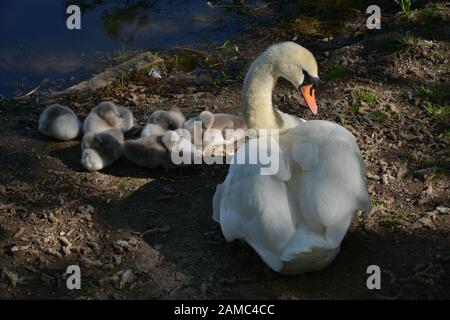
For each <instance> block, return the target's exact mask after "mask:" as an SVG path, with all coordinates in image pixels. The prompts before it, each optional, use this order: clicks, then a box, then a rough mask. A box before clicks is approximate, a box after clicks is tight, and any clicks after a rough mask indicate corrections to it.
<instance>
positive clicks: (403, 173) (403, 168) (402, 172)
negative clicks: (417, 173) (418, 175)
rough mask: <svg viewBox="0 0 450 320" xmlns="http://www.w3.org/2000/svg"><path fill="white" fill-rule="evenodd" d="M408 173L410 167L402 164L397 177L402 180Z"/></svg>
mask: <svg viewBox="0 0 450 320" xmlns="http://www.w3.org/2000/svg"><path fill="white" fill-rule="evenodd" d="M407 174H408V168H407V167H406V166H401V167H400V168H399V169H398V172H397V179H398V180H401V179H403V178H404V177H406V175H407Z"/></svg>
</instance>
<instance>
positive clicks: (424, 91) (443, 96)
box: [416, 85, 450, 104]
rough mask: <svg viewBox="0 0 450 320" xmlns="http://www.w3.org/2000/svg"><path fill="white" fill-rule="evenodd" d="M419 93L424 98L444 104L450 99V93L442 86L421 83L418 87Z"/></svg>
mask: <svg viewBox="0 0 450 320" xmlns="http://www.w3.org/2000/svg"><path fill="white" fill-rule="evenodd" d="M416 91H417V93H418V94H419V95H420V96H421V97H422V98H424V99H427V100H429V101H430V102H432V103H435V104H444V103H445V102H446V101H448V99H450V93H449V92H448V90H445V89H444V88H443V87H440V86H430V87H425V86H424V85H420V86H417V87H416Z"/></svg>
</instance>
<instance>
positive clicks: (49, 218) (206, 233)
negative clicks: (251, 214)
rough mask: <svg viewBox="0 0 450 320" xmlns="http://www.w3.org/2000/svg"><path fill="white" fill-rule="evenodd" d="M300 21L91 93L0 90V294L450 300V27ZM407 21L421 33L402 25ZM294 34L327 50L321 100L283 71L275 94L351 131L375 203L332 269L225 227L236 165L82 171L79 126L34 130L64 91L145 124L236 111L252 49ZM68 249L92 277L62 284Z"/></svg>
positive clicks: (177, 57) (193, 53)
mask: <svg viewBox="0 0 450 320" xmlns="http://www.w3.org/2000/svg"><path fill="white" fill-rule="evenodd" d="M424 10H425V9H424ZM424 10H423V11H424ZM442 10H443V12H446V14H447V16H448V8H443V9H442ZM304 21H306V22H308V20H307V19H306V20H298V19H297V20H295V19H288V20H287V22H284V23H280V24H278V25H277V26H276V27H275V26H270V25H267V26H265V27H258V28H257V29H253V30H252V31H251V33H249V34H248V35H245V36H243V37H242V39H239V40H236V41H231V42H229V43H226V44H225V45H224V46H223V47H220V48H216V49H214V50H212V51H204V50H203V49H201V50H200V49H195V50H186V49H178V50H174V51H171V52H167V53H165V54H163V55H162V58H163V60H164V63H163V64H162V65H160V67H161V69H162V75H163V77H162V79H155V78H152V77H151V76H149V75H148V72H143V71H142V70H139V71H130V72H129V73H128V74H126V75H124V76H123V77H122V78H121V79H119V80H116V81H114V82H113V83H112V84H111V85H109V86H107V87H106V88H104V89H99V90H97V91H95V92H93V93H89V92H82V93H75V94H68V95H62V96H58V97H56V98H55V97H51V98H49V97H48V96H46V95H42V94H34V95H31V96H30V97H28V98H26V99H19V100H3V101H1V102H0V134H1V137H2V139H1V140H0V155H1V157H0V168H1V169H0V275H1V276H0V298H2V299H52V298H57V299H88V298H94V299H178V298H181V299H204V298H206V299H225V298H228V299H240V298H242V299H267V298H275V299H345V298H348V299H409V298H412V299H449V298H450V267H449V266H450V212H449V209H448V207H450V160H449V159H450V147H449V146H450V122H449V119H450V112H449V106H450V98H449V97H450V94H449V92H450V90H449V89H450V86H449V69H448V66H449V59H450V56H449V47H448V46H449V43H448V38H445V37H446V34H445V32H448V31H445V30H446V29H445V30H441V29H438V30H437V31H436V30H429V31H431V33H432V35H430V34H426V33H424V32H423V28H417V29H415V28H414V26H417V25H418V24H420V21H419V22H417V21H413V22H405V21H403V20H402V19H401V18H399V17H397V16H394V15H392V16H391V18H390V20H389V24H388V25H389V27H386V28H384V29H382V30H381V31H377V32H373V33H370V34H367V32H366V31H364V28H363V27H361V24H364V23H365V20H361V17H360V16H358V17H355V23H354V24H353V25H351V26H349V27H348V28H349V31H348V32H347V33H346V34H345V35H336V36H333V37H326V38H323V37H319V36H317V35H297V34H296V30H297V29H298V28H299V24H300V25H301V24H302V23H304ZM405 23H406V28H407V29H408V31H409V33H405V32H403V31H401V30H403V29H402V28H404V27H405ZM408 23H410V24H408ZM436 25H437V27H439V24H438V23H436ZM446 25H448V21H447V24H444V28H445V26H446ZM296 28H297V29H296ZM268 35H269V36H268ZM439 35H442V36H443V38H439ZM296 36H298V40H297V41H298V42H300V43H302V44H304V45H305V46H307V47H308V48H310V49H311V50H312V51H313V53H314V54H315V56H316V58H317V60H318V63H319V68H320V77H321V79H322V83H321V85H320V87H319V89H318V90H317V92H316V95H317V97H316V98H317V100H318V105H319V114H318V116H317V117H314V116H313V115H312V114H310V112H309V111H308V110H307V109H306V108H305V103H304V101H303V98H302V97H301V94H300V92H297V91H295V89H294V88H293V87H291V86H290V85H289V84H287V82H285V81H280V83H279V85H278V87H277V88H276V90H275V92H274V97H273V100H274V104H275V105H276V106H277V107H278V108H279V109H281V110H282V111H284V112H287V113H290V114H292V115H296V116H299V117H302V118H305V119H307V120H308V119H317V118H318V119H327V120H330V121H335V122H338V123H340V124H342V125H343V126H345V127H346V128H348V129H349V130H350V131H351V132H352V133H353V134H355V136H356V137H357V139H358V144H359V146H360V148H361V150H362V152H363V157H364V161H365V165H366V167H367V171H368V173H367V182H368V186H369V191H370V194H371V198H372V202H373V209H372V211H371V212H369V213H362V214H360V215H357V216H356V217H355V219H354V221H353V224H352V227H351V229H350V230H349V232H348V234H347V236H346V238H345V239H344V241H343V243H342V247H341V252H340V254H339V255H338V256H337V258H336V259H335V261H334V262H333V263H332V265H331V266H329V267H328V268H326V269H325V270H323V271H320V272H316V273H309V274H303V275H297V276H284V275H279V274H277V273H274V272H272V271H271V270H270V269H268V268H267V267H266V266H265V265H264V264H263V263H262V261H261V260H260V258H259V257H258V256H257V255H256V254H255V253H254V252H253V250H251V248H249V247H248V246H247V245H245V244H244V243H241V242H238V241H235V242H232V243H227V242H225V240H224V239H223V236H222V234H221V231H220V228H219V227H218V226H217V225H216V224H215V223H214V222H213V220H212V218H211V216H212V197H213V194H214V192H215V188H216V185H217V184H218V183H221V182H222V181H223V180H224V178H225V176H226V174H227V170H228V167H227V166H226V165H214V166H207V165H200V166H191V167H184V168H176V169H174V170H171V171H168V172H165V171H163V170H161V169H155V170H150V169H144V168H139V167H137V166H135V165H133V164H132V163H131V162H129V161H127V160H126V159H124V158H121V159H119V160H118V161H117V162H116V163H115V164H113V165H112V166H111V167H109V168H107V169H105V170H102V171H101V172H94V173H92V172H86V171H85V170H84V169H83V168H82V166H81V164H80V156H81V152H80V139H77V140H74V141H69V142H55V141H52V140H50V139H47V138H45V137H43V136H42V135H40V134H39V133H38V132H37V121H38V117H39V114H40V112H42V110H43V109H44V108H45V106H46V105H48V104H50V103H54V102H59V103H63V104H66V105H68V106H70V107H71V108H73V110H74V111H75V112H76V113H77V114H78V115H80V116H81V117H82V118H83V117H84V116H86V114H87V113H88V112H89V110H90V109H91V108H92V107H94V106H95V105H96V104H97V103H98V102H100V101H103V100H115V101H118V102H120V103H122V104H123V105H125V106H127V107H128V108H130V109H131V110H132V111H133V113H134V116H135V118H136V120H137V121H138V122H139V123H140V124H143V123H144V122H145V120H146V117H147V116H148V114H149V113H151V112H152V111H154V110H155V109H158V108H178V109H180V110H181V111H182V112H183V113H185V114H186V115H195V114H197V113H198V112H200V111H202V110H205V109H208V110H211V111H220V112H229V113H234V114H238V113H239V97H240V93H241V88H242V87H241V84H242V77H243V75H244V74H245V70H246V67H247V66H248V64H249V63H250V62H251V61H252V59H253V58H254V57H256V55H257V54H258V53H260V52H261V51H262V50H263V49H264V48H265V47H267V46H268V45H270V44H271V43H274V42H278V41H282V40H289V39H292V38H294V37H296ZM236 46H237V47H238V48H239V50H236ZM174 61H175V62H174ZM147 71H148V70H147ZM138 134H139V133H138V132H137V131H135V132H131V133H130V134H128V135H127V138H133V137H136V136H137V135H138ZM438 207H439V208H438ZM71 264H78V265H80V266H81V272H82V289H81V290H72V291H71V290H68V289H67V288H66V285H65V279H64V273H65V271H66V268H67V266H68V265H71ZM373 264H375V265H378V266H380V268H381V270H382V289H381V290H368V289H367V287H366V280H367V277H368V275H367V273H366V268H367V267H368V266H369V265H373Z"/></svg>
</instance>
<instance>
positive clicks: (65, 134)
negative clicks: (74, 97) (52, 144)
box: [38, 104, 81, 141]
mask: <svg viewBox="0 0 450 320" xmlns="http://www.w3.org/2000/svg"><path fill="white" fill-rule="evenodd" d="M80 129H81V122H80V120H79V119H78V117H77V115H76V114H75V113H74V112H73V111H72V110H71V109H70V108H68V107H66V106H62V105H60V104H54V105H51V106H48V107H47V108H45V110H44V111H43V112H42V113H41V116H40V117H39V127H38V130H39V132H40V133H42V134H43V135H46V136H48V137H51V138H55V139H58V140H62V141H67V140H72V139H75V138H76V137H78V134H79V133H80Z"/></svg>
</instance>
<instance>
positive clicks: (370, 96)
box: [358, 90, 378, 103]
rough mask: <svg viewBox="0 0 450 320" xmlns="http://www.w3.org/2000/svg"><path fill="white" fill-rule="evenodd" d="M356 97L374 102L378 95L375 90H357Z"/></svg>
mask: <svg viewBox="0 0 450 320" xmlns="http://www.w3.org/2000/svg"><path fill="white" fill-rule="evenodd" d="M358 98H359V99H361V100H362V101H364V102H367V103H375V102H377V101H378V97H377V95H376V94H375V92H373V91H371V90H361V91H359V92H358Z"/></svg>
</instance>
